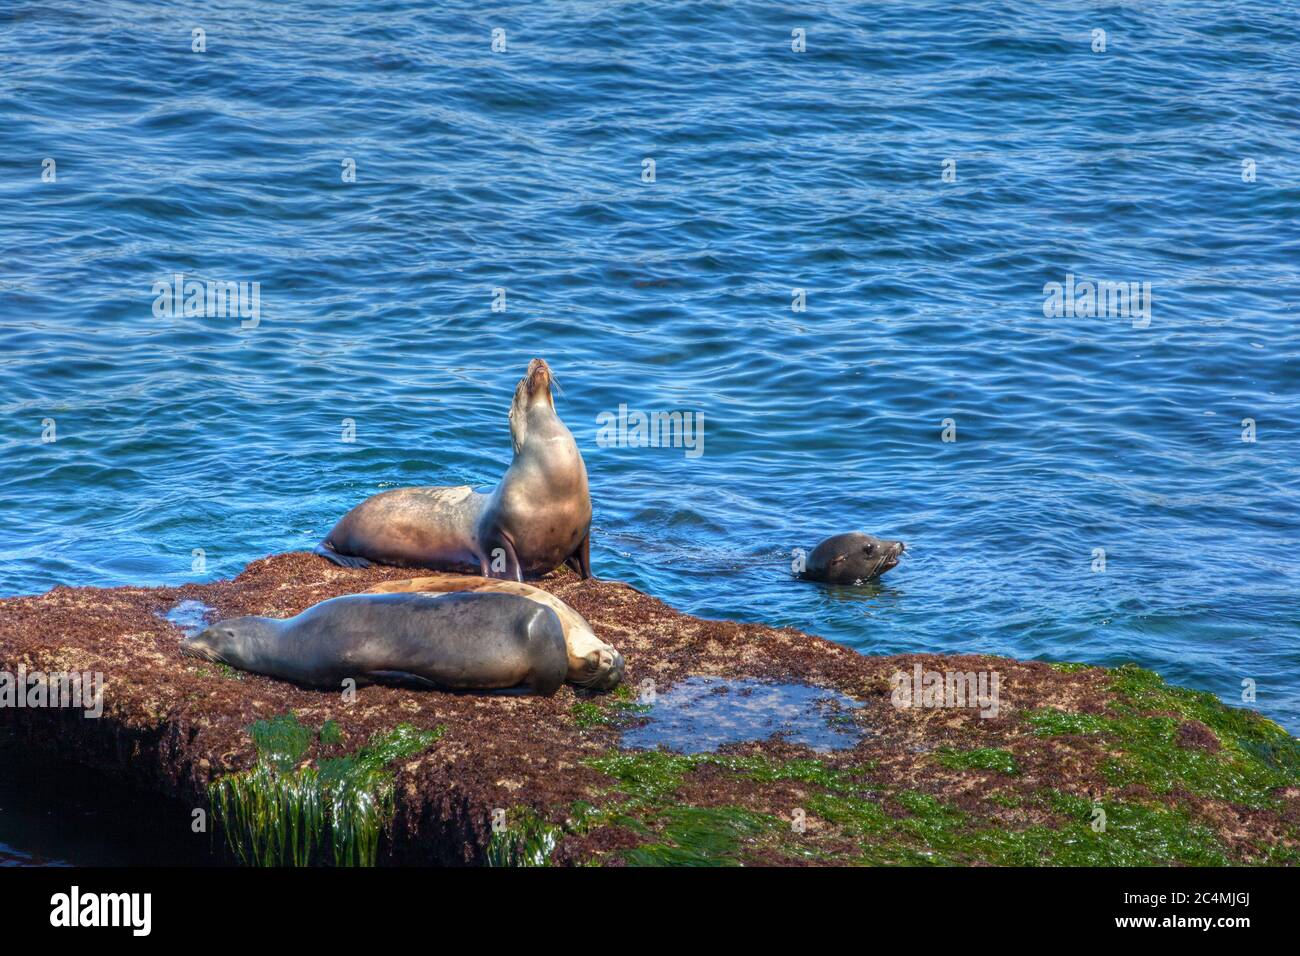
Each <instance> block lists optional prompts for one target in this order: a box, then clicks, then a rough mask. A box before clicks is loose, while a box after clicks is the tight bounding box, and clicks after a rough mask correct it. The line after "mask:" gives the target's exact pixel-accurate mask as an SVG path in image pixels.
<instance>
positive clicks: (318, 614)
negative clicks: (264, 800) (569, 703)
mask: <svg viewBox="0 0 1300 956" xmlns="http://www.w3.org/2000/svg"><path fill="white" fill-rule="evenodd" d="M181 651H182V653H185V654H189V655H191V656H194V657H202V658H204V659H206V660H210V661H216V662H219V663H223V664H229V665H230V666H231V667H238V668H239V669H240V670H246V671H252V672H254V673H256V674H266V675H267V676H268V677H278V678H280V679H282V680H287V681H292V682H293V683H295V684H302V685H304V686H307V687H329V688H333V689H335V690H338V689H339V688H340V687H342V684H343V681H344V680H345V679H347V678H352V679H354V680H356V682H357V684H359V685H360V684H369V683H376V682H395V683H407V684H409V683H415V684H417V685H420V686H424V687H437V688H441V689H447V690H492V689H499V688H506V687H518V686H520V685H527V686H528V687H530V688H532V690H533V691H534V692H535V693H538V694H553V693H555V691H556V690H558V689H559V687H560V685H561V684H563V683H564V676H565V674H566V673H567V672H568V669H569V657H568V654H567V652H566V650H565V644H564V627H563V626H562V625H561V624H560V619H559V617H558V616H557V615H556V613H555V612H554V611H552V610H551V609H550V608H549V607H545V606H543V605H541V604H538V603H537V602H536V601H530V600H528V599H527V598H524V597H519V596H518V595H514V594H440V595H431V594H348V595H344V596H343V597H336V598H332V599H330V600H328V601H322V602H321V603H320V604H316V605H313V606H312V607H309V608H308V609H307V610H305V611H303V612H302V613H301V614H299V615H297V616H296V617H291V618H288V619H286V620H276V619H274V618H269V617H256V616H254V617H235V618H231V619H230V620H226V621H219V622H218V623H216V624H214V625H212V626H211V627H209V628H207V629H206V630H204V631H202V632H200V633H198V634H196V635H194V636H192V637H189V638H186V639H185V640H184V641H183V642H182V643H181Z"/></svg>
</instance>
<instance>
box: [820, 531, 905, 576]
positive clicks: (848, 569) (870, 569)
mask: <svg viewBox="0 0 1300 956" xmlns="http://www.w3.org/2000/svg"><path fill="white" fill-rule="evenodd" d="M905 550H907V545H905V544H903V542H902V541H891V540H888V539H885V538H877V537H875V536H874V535H870V534H863V533H862V532H861V531H850V532H849V533H848V534H837V535H834V536H833V537H830V538H827V539H826V540H825V541H823V542H822V543H821V544H819V545H817V547H816V548H814V549H813V553H812V554H811V555H809V557H808V566H807V568H806V570H805V571H804V572H803V574H802V575H801V576H802V577H805V578H809V579H811V580H815V581H826V582H828V583H830V584H862V583H865V582H867V581H870V580H871V579H872V578H877V577H880V575H882V574H884V573H885V572H886V571H888V570H890V569H891V568H893V567H896V566H897V565H898V560H899V558H900V557H902V554H903V552H904V551H905Z"/></svg>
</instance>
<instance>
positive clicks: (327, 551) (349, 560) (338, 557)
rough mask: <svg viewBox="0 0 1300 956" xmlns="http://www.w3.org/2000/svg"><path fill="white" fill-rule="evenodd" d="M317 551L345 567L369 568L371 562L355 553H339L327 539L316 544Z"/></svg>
mask: <svg viewBox="0 0 1300 956" xmlns="http://www.w3.org/2000/svg"><path fill="white" fill-rule="evenodd" d="M315 553H316V554H319V555H320V556H321V557H323V558H329V559H330V560H331V561H333V562H334V563H335V564H337V565H339V566H340V567H343V568H368V567H370V564H371V562H370V561H368V560H367V559H366V558H360V557H357V556H356V555H355V554H339V553H338V552H337V551H335V550H334V549H333V548H331V547H330V546H329V543H328V542H325V541H322V542H321V543H320V544H318V545H316V548H315Z"/></svg>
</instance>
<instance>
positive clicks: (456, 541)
mask: <svg viewBox="0 0 1300 956" xmlns="http://www.w3.org/2000/svg"><path fill="white" fill-rule="evenodd" d="M552 381H553V379H552V376H551V370H550V367H549V366H547V364H546V363H545V362H544V361H542V360H541V359H539V358H535V359H533V360H532V361H531V362H530V363H528V372H527V374H526V375H524V377H523V378H522V379H521V380H520V382H519V385H518V386H517V387H516V388H515V397H514V401H513V403H512V404H511V406H510V438H511V441H512V442H513V444H514V452H515V454H514V459H513V460H512V461H511V463H510V468H509V469H508V470H507V471H506V473H505V477H503V478H502V479H501V483H500V484H499V485H497V486H496V488H495V489H494V490H493V491H492V492H491V493H489V494H483V493H481V492H477V491H475V490H474V489H473V488H470V487H469V486H468V485H462V486H459V487H423V488H395V489H393V490H392V491H384V492H381V493H380V494H377V495H374V496H373V497H370V498H367V499H366V500H365V501H363V502H361V504H359V505H357V506H356V507H355V508H353V509H352V510H351V511H349V512H348V513H347V514H346V515H344V516H343V519H342V520H341V521H339V523H338V524H336V525H335V526H334V530H332V531H331V532H330V533H329V534H327V535H326V536H325V540H324V541H322V542H321V544H320V546H319V547H318V548H317V551H318V552H319V553H320V554H323V555H325V556H326V557H327V558H329V559H330V560H331V561H334V562H336V563H338V564H342V565H344V566H346V567H364V566H366V565H367V564H369V563H370V562H371V561H377V562H379V563H381V564H396V565H401V566H406V567H426V568H439V569H442V570H448V571H468V572H475V573H478V574H482V575H483V576H484V577H494V578H509V579H513V580H516V581H522V580H523V579H524V578H525V577H538V576H540V575H543V574H546V573H547V572H548V571H552V570H554V569H555V568H556V567H558V566H559V565H561V564H564V563H568V564H569V565H570V566H571V567H572V568H573V569H574V570H575V571H577V572H578V573H579V574H581V575H582V576H583V577H584V578H589V577H591V539H590V531H591V495H590V493H589V492H588V490H587V468H586V465H584V464H583V461H582V455H581V453H580V452H579V451H578V445H577V443H576V442H575V441H574V440H573V435H572V434H571V433H570V432H569V429H568V428H566V427H565V426H564V422H562V421H560V418H559V416H558V415H557V414H556V413H555V402H554V400H553V399H552V398H551V382H552Z"/></svg>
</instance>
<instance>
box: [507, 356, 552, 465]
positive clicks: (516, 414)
mask: <svg viewBox="0 0 1300 956" xmlns="http://www.w3.org/2000/svg"><path fill="white" fill-rule="evenodd" d="M554 381H555V376H554V375H553V374H552V373H551V367H550V366H549V365H547V364H546V359H541V358H535V359H533V360H532V361H531V362H529V363H528V371H527V372H525V373H524V377H523V378H521V379H520V380H519V384H518V385H516V386H515V398H514V401H513V402H511V403H510V438H511V440H512V441H513V442H514V446H515V452H516V454H517V453H518V452H519V449H520V448H522V447H523V444H524V442H525V441H526V440H527V436H528V433H529V432H530V431H535V430H537V429H538V428H546V427H549V426H551V425H552V424H553V423H554V424H557V425H558V424H560V420H559V417H558V416H557V415H556V414H555V399H554V398H553V397H552V396H551V385H552V383H554ZM561 427H563V426H562V425H561Z"/></svg>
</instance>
